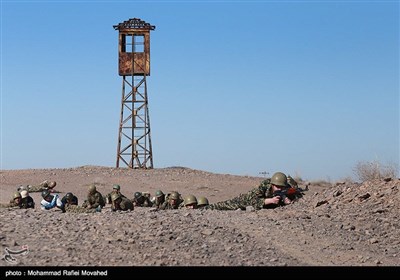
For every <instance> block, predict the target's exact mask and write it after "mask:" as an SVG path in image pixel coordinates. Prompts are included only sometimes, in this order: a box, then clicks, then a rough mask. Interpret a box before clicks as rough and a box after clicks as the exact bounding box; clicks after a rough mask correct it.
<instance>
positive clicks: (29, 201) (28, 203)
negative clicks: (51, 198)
mask: <svg viewBox="0 0 400 280" xmlns="http://www.w3.org/2000/svg"><path fill="white" fill-rule="evenodd" d="M19 208H23V209H27V208H35V202H34V201H33V198H32V197H30V196H29V195H27V196H26V197H23V198H22V199H21V203H20V205H19Z"/></svg>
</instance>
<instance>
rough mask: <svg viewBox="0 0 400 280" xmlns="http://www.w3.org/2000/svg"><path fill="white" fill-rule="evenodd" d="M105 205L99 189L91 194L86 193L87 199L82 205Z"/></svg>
mask: <svg viewBox="0 0 400 280" xmlns="http://www.w3.org/2000/svg"><path fill="white" fill-rule="evenodd" d="M105 205H106V203H105V201H104V198H103V196H102V194H101V193H100V192H99V191H95V192H94V193H93V194H88V196H87V199H86V200H85V201H84V202H83V204H82V207H84V208H87V207H89V206H90V208H97V207H99V206H100V207H101V208H102V207H104V206H105Z"/></svg>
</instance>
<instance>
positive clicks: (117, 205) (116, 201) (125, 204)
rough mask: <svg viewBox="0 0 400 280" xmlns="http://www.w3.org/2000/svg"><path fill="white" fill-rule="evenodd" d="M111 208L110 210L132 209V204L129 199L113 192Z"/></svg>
mask: <svg viewBox="0 0 400 280" xmlns="http://www.w3.org/2000/svg"><path fill="white" fill-rule="evenodd" d="M111 201H112V204H111V210H112V211H118V210H120V211H128V210H133V208H134V206H133V203H132V201H131V200H129V199H128V198H126V197H123V196H122V195H121V194H120V193H113V194H112V195H111Z"/></svg>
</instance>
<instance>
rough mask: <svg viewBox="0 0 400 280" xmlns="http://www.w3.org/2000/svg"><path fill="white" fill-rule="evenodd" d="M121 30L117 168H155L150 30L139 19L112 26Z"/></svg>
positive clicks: (150, 26)
mask: <svg viewBox="0 0 400 280" xmlns="http://www.w3.org/2000/svg"><path fill="white" fill-rule="evenodd" d="M113 27H114V29H115V30H118V31H119V47H118V56H119V63H118V64H119V65H118V69H119V75H120V76H122V98H121V116H120V122H119V133H118V148H117V165H116V166H117V167H119V163H120V160H121V161H122V162H123V163H125V164H126V165H127V166H128V167H129V168H141V169H148V168H153V154H152V147H151V136H150V117H149V108H148V99H147V85H146V77H147V76H150V31H151V30H154V29H155V28H156V27H155V26H154V25H150V24H149V23H146V22H145V21H143V20H141V19H139V18H131V19H129V20H127V21H124V22H122V23H119V24H117V25H113Z"/></svg>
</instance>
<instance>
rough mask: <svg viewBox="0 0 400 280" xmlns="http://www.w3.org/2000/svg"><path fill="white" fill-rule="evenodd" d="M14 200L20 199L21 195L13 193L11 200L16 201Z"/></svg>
mask: <svg viewBox="0 0 400 280" xmlns="http://www.w3.org/2000/svg"><path fill="white" fill-rule="evenodd" d="M16 198H21V194H20V193H19V192H15V193H14V194H13V199H16Z"/></svg>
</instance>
